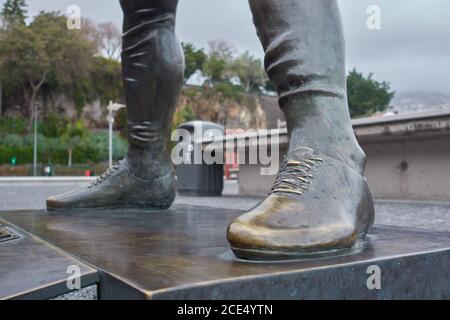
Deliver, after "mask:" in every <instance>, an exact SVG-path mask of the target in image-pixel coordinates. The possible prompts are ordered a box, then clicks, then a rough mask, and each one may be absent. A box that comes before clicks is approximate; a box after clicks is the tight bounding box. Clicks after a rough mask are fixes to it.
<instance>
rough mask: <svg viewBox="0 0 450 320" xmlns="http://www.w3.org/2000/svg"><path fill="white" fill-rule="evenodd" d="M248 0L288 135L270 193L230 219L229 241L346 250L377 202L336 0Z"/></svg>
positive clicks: (279, 251)
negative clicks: (352, 110)
mask: <svg viewBox="0 0 450 320" xmlns="http://www.w3.org/2000/svg"><path fill="white" fill-rule="evenodd" d="M249 2H250V7H251V10H252V13H253V16H254V22H255V25H256V29H257V33H258V36H259V38H260V40H261V43H262V45H263V47H264V50H265V68H266V71H267V74H268V76H269V77H270V79H271V80H272V81H273V83H274V84H275V86H276V88H277V90H278V94H279V103H280V107H281V109H282V110H283V112H284V114H285V116H286V120H287V124H288V132H289V137H290V143H289V150H288V154H287V157H286V159H285V161H284V162H283V163H282V165H281V168H280V171H279V173H278V175H277V178H276V182H275V184H274V186H273V188H272V191H271V192H270V194H269V196H268V197H267V198H266V199H265V200H264V201H263V202H261V203H260V204H259V205H258V206H256V207H255V208H254V209H253V210H251V211H250V212H248V213H246V214H244V215H242V216H241V217H239V218H237V219H236V220H235V221H234V222H232V223H231V224H230V226H229V228H228V239H229V241H230V244H231V246H232V248H233V251H234V252H235V254H236V255H237V256H238V257H241V258H254V259H265V258H284V257H288V258H289V257H293V256H314V255H318V254H325V253H327V252H333V251H337V250H345V249H349V248H350V247H352V246H354V245H355V243H356V242H357V240H358V239H361V238H363V237H364V236H365V234H366V232H367V230H368V228H369V227H370V226H371V225H372V223H373V219H374V209H373V203H372V198H371V195H370V191H369V189H368V187H367V184H366V181H365V178H364V176H363V171H364V165H365V155H364V153H363V151H362V150H361V148H360V147H359V145H358V142H357V141H356V138H355V136H354V133H353V129H352V126H351V123H350V115H349V111H348V105H347V96H346V77H345V54H344V52H345V46H344V39H343V33H342V26H341V20H340V15H339V9H338V6H337V3H336V1H334V0H250V1H249Z"/></svg>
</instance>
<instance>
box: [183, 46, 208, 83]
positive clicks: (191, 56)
mask: <svg viewBox="0 0 450 320" xmlns="http://www.w3.org/2000/svg"><path fill="white" fill-rule="evenodd" d="M181 46H182V47H183V52H184V60H185V69H184V79H185V81H187V80H189V78H190V77H191V76H192V75H193V74H194V73H195V72H197V70H203V66H204V64H205V61H206V58H207V56H206V54H205V52H204V51H203V49H197V48H195V47H194V45H193V44H191V43H182V44H181Z"/></svg>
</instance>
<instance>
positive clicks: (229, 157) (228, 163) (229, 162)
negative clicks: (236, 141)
mask: <svg viewBox="0 0 450 320" xmlns="http://www.w3.org/2000/svg"><path fill="white" fill-rule="evenodd" d="M244 132H245V131H244V129H226V130H225V134H226V135H227V134H230V135H232V134H239V133H244ZM237 157H238V155H237V153H236V152H235V151H231V152H226V153H225V179H227V180H228V179H230V176H231V173H233V172H237V171H239V163H238V158H237Z"/></svg>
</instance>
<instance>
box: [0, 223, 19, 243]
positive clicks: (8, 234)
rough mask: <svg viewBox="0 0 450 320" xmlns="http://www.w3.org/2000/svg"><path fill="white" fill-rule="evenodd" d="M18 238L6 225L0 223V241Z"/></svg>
mask: <svg viewBox="0 0 450 320" xmlns="http://www.w3.org/2000/svg"><path fill="white" fill-rule="evenodd" d="M17 238H19V236H18V235H17V234H15V233H14V232H12V231H11V229H9V228H8V227H6V226H2V225H0V243H2V242H6V241H9V240H14V239H17Z"/></svg>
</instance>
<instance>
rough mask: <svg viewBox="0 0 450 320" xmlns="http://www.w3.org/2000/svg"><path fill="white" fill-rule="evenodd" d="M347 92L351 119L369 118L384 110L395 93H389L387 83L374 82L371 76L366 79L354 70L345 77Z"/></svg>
mask: <svg viewBox="0 0 450 320" xmlns="http://www.w3.org/2000/svg"><path fill="white" fill-rule="evenodd" d="M347 92H348V103H349V108H350V115H351V116H352V117H358V116H370V115H371V114H373V113H375V112H378V111H384V110H386V108H387V107H388V106H389V103H390V102H391V100H392V98H393V97H394V95H395V92H393V91H390V85H389V83H388V82H384V81H383V82H378V81H375V80H373V79H372V74H369V76H368V77H367V78H366V77H364V75H363V74H362V73H359V72H357V71H356V69H353V70H352V71H351V72H350V73H349V75H348V77H347Z"/></svg>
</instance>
